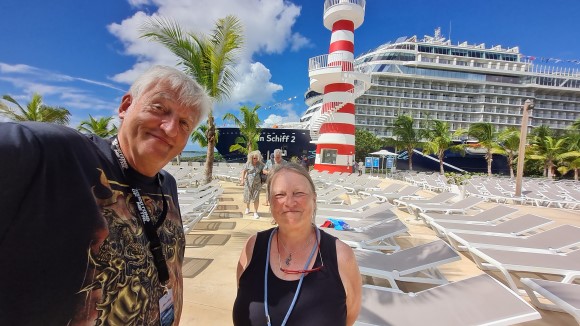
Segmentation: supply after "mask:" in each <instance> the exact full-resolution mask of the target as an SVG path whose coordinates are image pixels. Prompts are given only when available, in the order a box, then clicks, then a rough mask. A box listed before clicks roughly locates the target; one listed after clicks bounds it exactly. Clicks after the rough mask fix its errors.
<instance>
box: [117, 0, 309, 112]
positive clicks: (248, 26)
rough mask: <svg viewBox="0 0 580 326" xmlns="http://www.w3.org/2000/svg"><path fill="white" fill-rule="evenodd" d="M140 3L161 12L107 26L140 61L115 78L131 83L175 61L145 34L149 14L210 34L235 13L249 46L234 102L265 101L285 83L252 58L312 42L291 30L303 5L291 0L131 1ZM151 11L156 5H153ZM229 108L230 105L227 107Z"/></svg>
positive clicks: (137, 14) (128, 52) (133, 17)
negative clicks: (157, 66) (219, 21)
mask: <svg viewBox="0 0 580 326" xmlns="http://www.w3.org/2000/svg"><path fill="white" fill-rule="evenodd" d="M128 1H129V3H130V4H131V5H133V6H135V7H139V6H142V5H147V4H151V3H154V5H155V6H156V9H157V10H156V11H155V12H154V13H152V14H146V13H145V12H143V11H139V12H137V13H135V14H134V15H133V16H131V17H129V18H126V19H125V20H123V21H122V22H120V23H113V24H110V25H109V26H108V29H109V32H110V33H112V34H113V35H114V36H116V37H117V38H118V39H119V40H120V41H121V42H122V43H123V46H124V52H125V54H127V55H130V56H134V57H136V59H137V62H136V63H135V64H134V66H133V67H132V68H130V69H129V70H127V71H124V72H121V73H119V74H117V75H115V76H113V77H112V79H113V80H115V81H117V82H123V83H127V84H130V83H131V82H133V81H134V80H135V78H136V77H137V76H138V75H139V74H140V73H142V72H143V71H144V70H146V69H147V68H148V67H150V66H151V65H153V64H165V65H175V63H176V59H175V57H174V56H173V55H172V54H171V53H170V52H169V51H168V50H166V49H165V48H164V47H163V46H161V45H159V44H157V43H155V42H150V41H147V40H145V39H142V38H140V34H141V28H142V26H143V24H144V22H146V21H147V20H148V19H149V18H151V17H153V18H158V17H163V18H170V19H172V20H175V21H177V22H178V23H179V25H180V26H181V27H182V28H184V29H185V30H187V31H195V32H197V33H203V34H207V33H209V32H211V29H212V28H213V27H214V26H215V21H216V20H217V19H219V18H223V17H225V16H227V15H232V14H233V15H235V16H236V17H237V18H238V19H239V20H240V22H241V23H242V25H243V26H244V41H245V43H244V49H243V51H242V52H241V53H240V55H241V60H240V64H239V65H238V67H237V71H238V82H237V85H236V86H235V90H234V93H233V94H232V96H231V101H230V102H231V103H229V106H230V107H231V106H232V105H235V104H237V103H240V102H253V103H266V102H267V101H270V100H271V99H272V95H273V94H274V93H275V92H277V91H280V90H281V89H282V86H280V85H277V84H274V83H272V82H271V81H270V79H271V77H272V76H271V74H270V71H269V69H268V68H267V67H265V66H264V64H262V63H260V62H253V61H252V57H253V56H254V55H255V54H257V53H265V54H277V53H282V52H284V51H285V50H287V49H290V50H291V51H298V50H299V49H301V48H304V47H308V46H311V44H310V41H309V40H308V39H307V38H305V37H304V36H302V35H300V34H298V33H294V32H292V27H293V26H294V24H295V22H296V19H297V18H298V16H299V15H300V10H301V8H300V7H299V6H296V5H295V4H293V3H290V2H288V1H286V0H237V1H231V0H211V1H208V0H200V1H189V0H155V1H150V0H128ZM148 9H149V10H151V8H148ZM226 106H227V105H226Z"/></svg>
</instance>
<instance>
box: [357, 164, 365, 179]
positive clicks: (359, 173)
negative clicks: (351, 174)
mask: <svg viewBox="0 0 580 326" xmlns="http://www.w3.org/2000/svg"><path fill="white" fill-rule="evenodd" d="M364 170H365V164H364V162H363V161H362V160H361V161H360V162H358V175H359V176H361V175H362V174H363V172H364Z"/></svg>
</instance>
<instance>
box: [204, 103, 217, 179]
mask: <svg viewBox="0 0 580 326" xmlns="http://www.w3.org/2000/svg"><path fill="white" fill-rule="evenodd" d="M205 136H206V138H207V156H206V158H205V183H210V182H211V179H212V173H213V156H214V147H215V124H214V119H213V114H212V113H211V112H210V113H209V115H208V116H207V132H206V133H205Z"/></svg>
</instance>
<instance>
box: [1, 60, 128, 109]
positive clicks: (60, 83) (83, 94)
mask: <svg viewBox="0 0 580 326" xmlns="http://www.w3.org/2000/svg"><path fill="white" fill-rule="evenodd" d="M0 70H1V72H2V75H1V77H0V81H2V82H5V83H8V84H10V85H12V86H14V87H15V88H16V89H19V92H20V94H11V95H12V97H13V98H14V99H16V100H17V101H18V102H19V103H20V104H21V105H24V104H25V103H27V102H28V101H29V100H30V99H31V97H32V94H34V93H38V94H40V95H42V97H43V101H44V102H45V103H46V104H47V105H53V106H61V107H65V108H67V109H69V110H70V109H91V110H111V108H116V107H117V106H118V103H112V102H109V101H106V100H103V99H102V97H100V96H99V95H98V94H95V93H92V92H91V91H89V90H87V88H86V87H82V86H80V85H78V83H83V84H90V85H96V86H99V87H102V88H103V89H112V90H114V92H117V93H118V94H119V95H122V94H123V93H124V92H125V90H123V89H121V88H118V87H116V86H115V85H112V84H110V83H105V82H100V81H95V80H91V79H87V78H80V77H74V76H68V75H64V74H60V73H55V72H52V71H48V70H45V69H40V68H36V67H32V66H27V65H22V64H17V65H9V64H6V63H2V62H0Z"/></svg>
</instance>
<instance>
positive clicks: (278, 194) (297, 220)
mask: <svg viewBox="0 0 580 326" xmlns="http://www.w3.org/2000/svg"><path fill="white" fill-rule="evenodd" d="M315 205H316V194H315V193H313V191H312V189H311V188H310V183H309V182H308V179H306V178H305V177H304V176H303V175H300V174H299V173H296V172H294V171H291V170H283V171H280V172H278V173H277V174H276V175H275V176H274V179H273V180H272V181H271V184H270V209H271V211H272V216H273V217H274V219H275V220H276V222H277V223H278V225H279V226H281V227H285V226H290V227H291V226H300V225H304V224H307V225H310V224H311V223H312V215H313V214H314V207H315Z"/></svg>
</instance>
